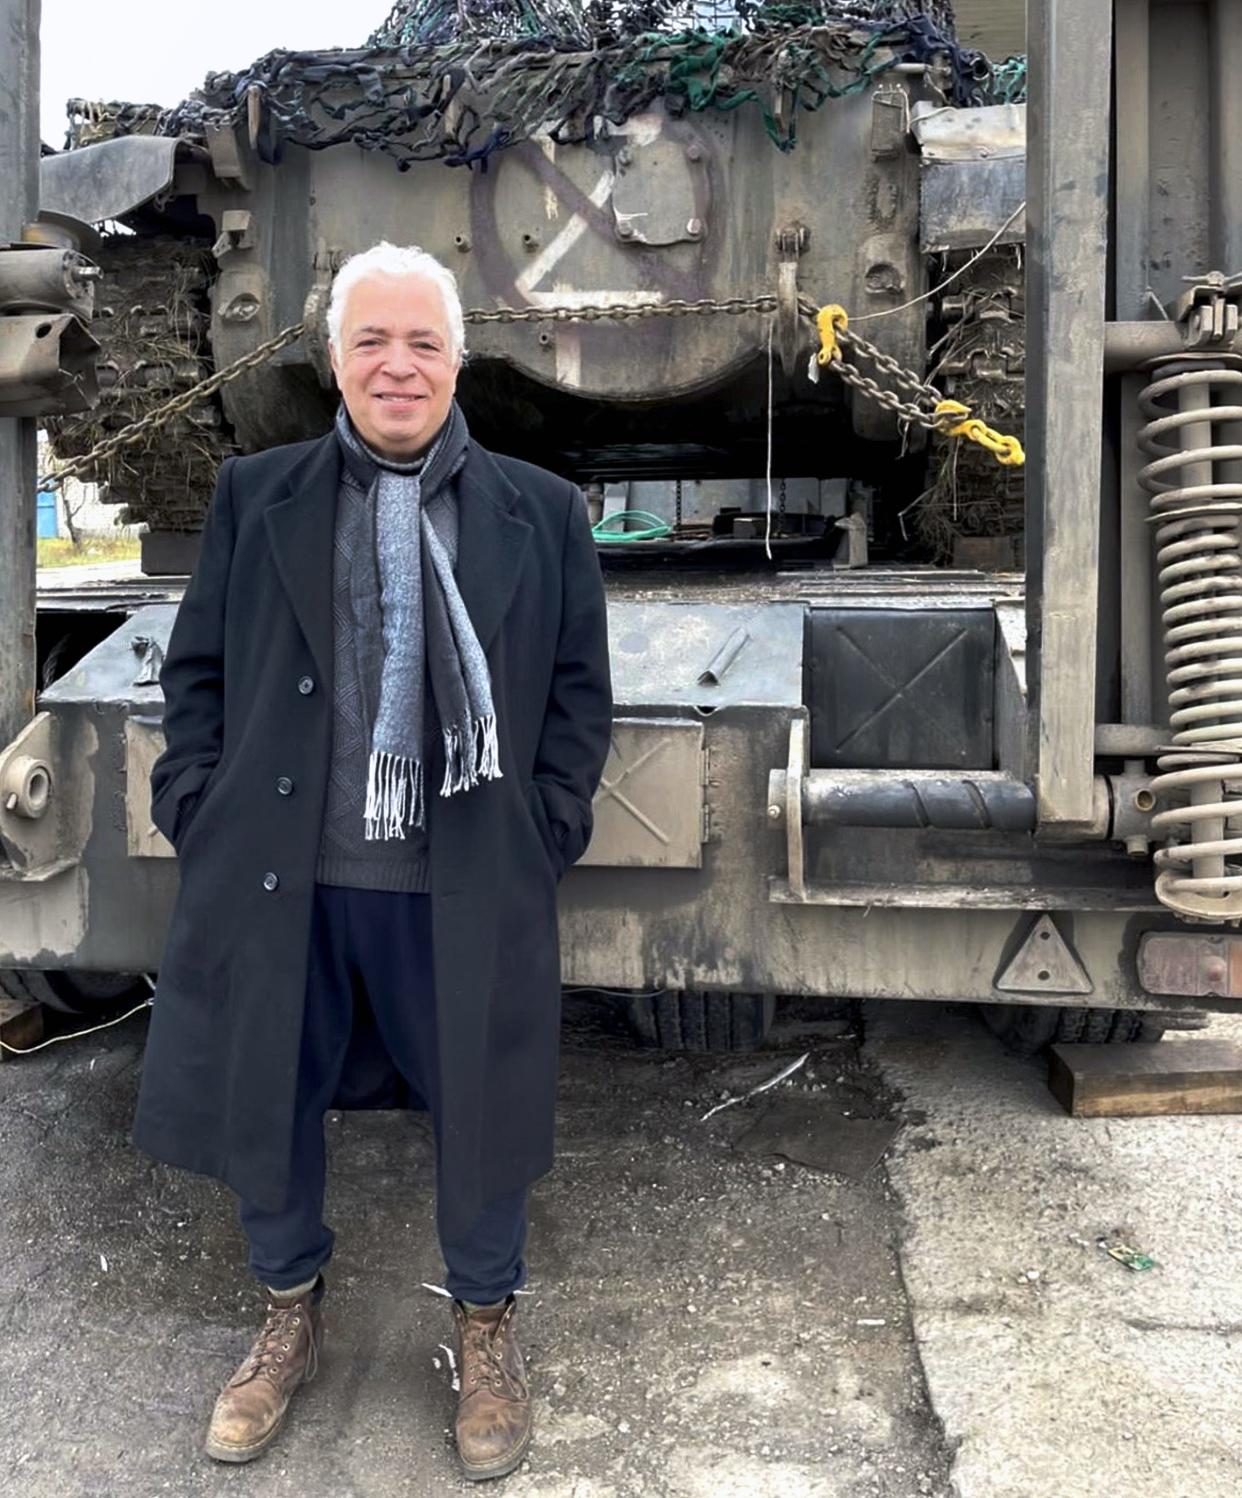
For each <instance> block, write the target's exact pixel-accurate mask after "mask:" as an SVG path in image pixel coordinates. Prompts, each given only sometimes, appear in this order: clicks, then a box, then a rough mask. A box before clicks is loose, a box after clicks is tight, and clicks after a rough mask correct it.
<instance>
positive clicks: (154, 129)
mask: <svg viewBox="0 0 1242 1498" xmlns="http://www.w3.org/2000/svg"><path fill="white" fill-rule="evenodd" d="M819 12H822V13H823V16H824V17H829V16H830V15H832V12H830V11H829V9H828V7H826V6H825V5H823V4H822V3H821V4H818V5H816V4H809V5H808V4H798V5H781V6H776V5H769V6H765V7H763V8H762V9H761V10H758V11H756V12H755V13H754V16H753V17H752V20H751V28H750V29H749V30H737V31H734V30H731V31H723V32H722V31H706V30H702V29H691V30H685V31H680V32H672V33H669V32H645V33H643V34H641V35H638V36H629V37H623V38H619V39H614V40H611V41H608V40H606V39H601V40H600V42H599V44H598V45H596V46H594V47H593V48H591V49H590V50H588V51H583V50H572V49H570V48H567V47H566V46H565V45H564V44H563V43H562V42H560V41H559V40H557V39H555V38H548V37H545V38H543V39H538V38H534V37H531V36H523V37H517V38H504V37H491V38H478V37H472V38H468V39H463V40H458V41H454V42H451V43H448V44H446V45H443V46H433V47H429V46H402V47H396V48H393V47H368V48H364V49H360V50H357V51H333V52H284V51H279V52H272V53H269V54H268V55H267V56H266V57H264V58H261V59H260V60H259V61H258V62H256V63H255V64H254V65H253V66H252V67H251V68H249V69H247V70H246V71H245V72H242V73H220V74H213V75H212V76H210V77H209V78H208V79H207V82H206V83H205V85H204V87H203V88H202V89H201V90H200V91H199V93H198V94H196V95H195V96H194V97H193V98H191V99H189V100H187V101H186V102H185V103H183V104H180V105H178V106H177V107H176V108H175V109H171V110H162V109H158V108H155V107H154V106H151V105H136V104H118V105H93V104H89V103H87V102H85V101H81V100H75V101H71V122H72V123H71V129H70V141H71V144H73V145H86V144H89V143H91V142H93V141H95V140H99V139H103V138H107V137H109V136H113V135H126V134H134V133H145V134H157V135H173V136H178V137H181V138H186V139H190V140H200V141H201V140H202V139H203V136H204V133H205V131H206V130H207V128H208V127H209V126H218V125H222V124H233V125H236V126H239V127H241V128H243V129H248V130H250V131H251V135H252V139H253V140H254V142H255V145H256V148H257V150H258V152H259V155H260V156H261V158H262V159H264V160H266V161H273V162H274V161H279V160H280V158H281V154H282V152H283V150H284V147H285V145H286V144H287V143H293V144H296V145H299V146H304V147H306V148H308V149H311V150H322V149H325V148H327V147H330V146H335V145H341V144H352V145H355V146H358V147H360V148H362V149H363V150H370V151H379V152H383V153H384V154H386V155H388V156H391V157H392V158H393V159H394V160H395V161H396V162H397V165H398V166H399V167H400V168H401V169H403V170H404V169H405V168H407V167H409V166H412V165H413V164H414V163H415V162H420V161H432V160H440V161H444V162H445V163H446V164H448V165H450V166H472V167H473V166H479V167H482V168H484V169H485V168H486V164H487V160H488V158H489V157H490V156H491V154H492V153H493V152H494V151H497V150H500V149H502V148H503V147H505V146H507V145H511V144H513V143H514V142H515V141H520V140H525V139H528V138H530V137H531V136H532V135H534V134H536V133H537V132H541V131H545V132H547V133H548V134H549V135H550V136H551V138H552V139H553V140H554V141H555V142H557V143H558V144H567V143H579V142H589V141H592V140H593V139H595V138H596V136H597V134H598V133H599V131H600V127H601V123H602V124H603V125H604V126H605V127H606V126H607V125H620V124H622V123H623V122H624V121H625V120H626V119H628V118H629V117H630V116H631V115H634V114H636V113H639V112H641V111H642V110H644V109H646V108H648V107H649V106H650V105H651V103H652V102H653V101H654V100H656V99H661V100H663V102H664V107H665V109H666V110H667V111H668V112H669V113H670V114H673V115H677V114H682V113H685V112H687V111H699V110H706V109H716V110H726V111H727V110H733V109H736V108H739V107H740V106H743V105H752V106H754V107H755V108H757V109H758V110H759V112H760V114H761V116H762V119H763V122H764V126H765V128H766V130H767V132H768V134H769V136H770V137H771V139H772V140H773V142H774V143H775V144H776V145H777V146H778V147H779V148H780V149H781V150H790V149H792V148H793V146H794V144H795V143H796V140H797V127H798V117H799V114H800V112H801V111H803V110H808V111H809V110H817V109H819V108H820V107H821V106H822V105H823V104H825V103H826V102H827V101H828V100H830V99H835V98H841V97H844V96H846V95H849V94H852V93H856V92H858V91H859V90H861V89H864V88H866V87H867V86H868V84H869V83H870V82H871V80H872V79H873V78H875V77H876V76H877V75H878V74H881V73H884V72H887V71H888V70H889V69H891V68H893V67H894V66H896V65H897V64H899V63H901V62H904V61H918V62H925V63H928V64H929V65H934V66H936V67H937V68H939V69H940V71H941V72H942V74H943V76H944V78H945V82H946V85H947V88H948V93H949V96H950V97H951V98H952V99H953V101H954V102H957V103H968V102H988V101H989V88H990V84H991V78H992V70H991V66H990V64H989V63H988V62H987V59H986V58H983V56H982V54H980V53H977V52H971V51H968V50H966V49H963V48H960V47H958V46H957V44H956V42H954V41H953V40H952V39H951V37H948V36H946V35H945V34H944V33H943V32H942V31H941V30H940V28H939V27H938V26H937V25H936V24H935V21H934V19H933V18H932V17H929V16H927V15H926V14H922V13H920V14H918V15H912V16H907V17H905V18H903V19H899V20H891V21H875V20H871V21H867V20H861V19H854V18H848V19H842V18H841V16H840V15H837V17H836V18H835V19H821V20H819V21H818V22H817V24H806V17H807V15H808V14H811V13H819Z"/></svg>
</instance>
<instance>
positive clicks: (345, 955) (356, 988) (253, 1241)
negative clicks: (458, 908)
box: [241, 884, 526, 1305]
mask: <svg viewBox="0 0 1242 1498" xmlns="http://www.w3.org/2000/svg"><path fill="white" fill-rule="evenodd" d="M430 904H431V901H430V898H429V896H427V895H411V894H398V893H393V892H390V891H387V890H366V889H346V888H338V887H336V886H332V885H325V884H319V885H316V886H315V906H314V917H313V920H312V923H311V943H310V961H309V966H308V970H307V980H306V1015H305V1020H304V1022H303V1027H302V1052H301V1059H300V1070H299V1076H298V1091H297V1103H296V1108H295V1116H294V1120H293V1149H292V1157H291V1159H290V1168H289V1193H288V1197H287V1199H286V1202H285V1206H284V1209H283V1210H282V1211H279V1212H268V1211H264V1210H262V1209H261V1208H258V1207H255V1206H254V1205H252V1204H251V1203H249V1202H245V1201H243V1202H242V1203H241V1221H242V1227H243V1228H244V1229H245V1232H246V1237H247V1239H248V1240H249V1243H250V1267H251V1270H252V1272H253V1273H254V1274H255V1276H256V1277H257V1278H258V1279H259V1281H260V1282H261V1283H262V1284H264V1285H267V1286H269V1287H270V1288H271V1289H273V1290H288V1289H292V1288H293V1286H295V1285H302V1284H305V1283H306V1282H307V1281H308V1280H310V1279H313V1278H314V1277H315V1275H316V1274H317V1273H318V1272H319V1270H321V1269H322V1268H323V1266H324V1265H325V1264H326V1263H327V1262H328V1260H329V1258H330V1257H331V1255H332V1245H333V1233H332V1230H331V1228H329V1227H327V1226H326V1225H325V1223H324V1220H323V1198H324V1174H325V1164H326V1161H325V1154H324V1135H323V1123H324V1114H325V1113H326V1112H327V1111H328V1109H329V1108H330V1107H331V1105H332V1100H333V1099H334V1098H335V1097H336V1096H337V1094H338V1089H339V1085H340V1080H341V1072H342V1068H343V1066H344V1063H345V1055H346V1051H347V1049H348V1047H349V1042H350V1035H351V1033H352V1030H353V1027H354V1025H355V1024H356V1023H373V1024H374V1026H375V1029H376V1031H377V1032H378V1038H379V1041H380V1042H381V1043H382V1045H383V1047H384V1049H385V1051H386V1052H387V1054H388V1056H389V1058H390V1059H391V1061H392V1063H393V1065H394V1066H395V1067H396V1068H397V1070H398V1071H399V1072H400V1073H401V1075H402V1077H403V1078H404V1079H405V1081H406V1083H407V1084H408V1085H409V1087H410V1090H411V1091H412V1092H413V1093H414V1094H415V1097H416V1098H417V1099H419V1100H421V1101H422V1102H423V1103H424V1104H425V1105H426V1107H427V1109H428V1111H429V1112H430V1114H431V1118H432V1123H433V1126H434V1127H435V1131H436V1135H437V1137H438V1136H439V1125H440V1109H439V1085H438V1067H437V1064H436V1009H435V982H434V976H433V969H432V960H431V910H430ZM439 1225H440V1249H441V1252H442V1253H443V1255H444V1262H445V1266H446V1269H447V1271H448V1275H447V1280H446V1285H445V1288H446V1289H447V1290H448V1291H449V1293H450V1294H451V1295H454V1296H456V1297H457V1298H458V1299H459V1300H469V1301H474V1302H475V1303H477V1304H479V1305H494V1304H495V1303H496V1302H497V1301H500V1300H503V1299H504V1298H505V1296H506V1295H508V1294H510V1292H512V1291H514V1290H516V1289H518V1288H519V1287H520V1286H521V1285H523V1284H524V1283H525V1280H526V1268H525V1264H524V1263H523V1259H522V1252H523V1248H524V1245H525V1241H526V1190H525V1188H523V1189H521V1190H519V1191H514V1192H511V1193H510V1194H508V1195H506V1196H503V1197H500V1198H498V1199H497V1200H495V1201H492V1202H489V1203H488V1204H487V1206H486V1207H485V1208H484V1210H483V1212H482V1214H481V1215H480V1217H479V1218H478V1220H477V1221H476V1222H475V1223H474V1225H473V1227H472V1228H471V1230H470V1232H469V1233H468V1234H466V1235H465V1236H458V1237H456V1238H454V1239H448V1240H446V1236H445V1228H444V1223H443V1219H442V1218H440V1219H439Z"/></svg>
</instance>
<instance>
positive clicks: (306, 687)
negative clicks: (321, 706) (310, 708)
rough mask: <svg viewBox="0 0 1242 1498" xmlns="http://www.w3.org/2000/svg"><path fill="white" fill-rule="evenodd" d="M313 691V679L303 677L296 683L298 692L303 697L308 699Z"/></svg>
mask: <svg viewBox="0 0 1242 1498" xmlns="http://www.w3.org/2000/svg"><path fill="white" fill-rule="evenodd" d="M314 690H315V682H314V678H313V677H310V676H304V677H303V678H302V680H301V681H300V682H298V691H299V692H301V694H302V696H303V697H309V696H310V694H311V693H312V692H313V691H314Z"/></svg>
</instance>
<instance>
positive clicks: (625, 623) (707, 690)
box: [608, 601, 804, 712]
mask: <svg viewBox="0 0 1242 1498" xmlns="http://www.w3.org/2000/svg"><path fill="white" fill-rule="evenodd" d="M803 617H804V610H803V608H802V606H801V605H800V604H794V603H789V604H774V605H771V606H767V607H765V606H764V605H763V604H762V602H760V601H756V603H755V604H753V605H748V604H718V603H700V604H696V605H689V604H681V603H661V604H643V603H628V602H610V604H609V609H608V638H609V642H610V645H611V649H612V685H613V697H614V700H615V701H616V704H617V707H618V710H621V711H624V709H625V708H627V707H631V706H637V705H639V704H645V705H650V706H653V707H664V706H667V707H678V706H685V707H693V708H697V709H698V710H699V711H701V712H715V711H717V710H719V709H721V708H725V707H735V706H740V705H747V706H751V705H755V706H760V705H762V706H769V707H784V708H795V707H800V706H801V703H802V628H803ZM738 628H744V629H745V630H746V631H747V640H746V644H745V646H744V647H743V648H742V649H741V650H740V651H739V652H738V654H737V656H736V657H735V659H734V660H733V662H732V664H731V665H730V667H729V670H728V671H726V672H725V673H724V675H723V677H722V678H721V679H720V680H719V681H718V682H714V683H713V682H709V681H702V680H701V679H700V678H701V676H702V675H703V672H704V671H705V669H706V667H707V666H709V665H710V664H711V662H712V660H713V659H714V658H715V656H716V654H717V652H718V651H719V649H720V647H721V645H723V644H724V643H725V641H726V640H728V639H729V638H730V637H731V636H732V635H733V633H734V631H735V630H737V629H738Z"/></svg>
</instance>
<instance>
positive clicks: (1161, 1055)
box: [1048, 1039, 1242, 1118]
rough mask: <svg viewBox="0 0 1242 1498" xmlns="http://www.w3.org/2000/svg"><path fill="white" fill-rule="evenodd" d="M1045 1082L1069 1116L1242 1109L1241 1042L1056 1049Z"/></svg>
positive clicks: (1146, 1115) (1240, 1111)
mask: <svg viewBox="0 0 1242 1498" xmlns="http://www.w3.org/2000/svg"><path fill="white" fill-rule="evenodd" d="M1048 1086H1049V1087H1050V1088H1051V1089H1052V1092H1053V1093H1054V1095H1055V1096H1056V1097H1057V1099H1058V1100H1059V1101H1060V1103H1061V1104H1062V1106H1063V1107H1064V1108H1065V1111H1066V1112H1067V1113H1069V1114H1071V1115H1072V1116H1073V1117H1074V1118H1150V1117H1155V1116H1158V1115H1165V1114H1167V1115H1171V1114H1181V1113H1242V1045H1237V1044H1235V1043H1234V1042H1233V1041H1229V1040H1206V1039H1205V1040H1178V1041H1172V1042H1169V1041H1156V1042H1155V1043H1152V1044H1146V1043H1144V1042H1142V1041H1140V1042H1138V1043H1136V1044H1132V1045H1058V1046H1053V1048H1052V1050H1051V1052H1050V1055H1049V1061H1048Z"/></svg>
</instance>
